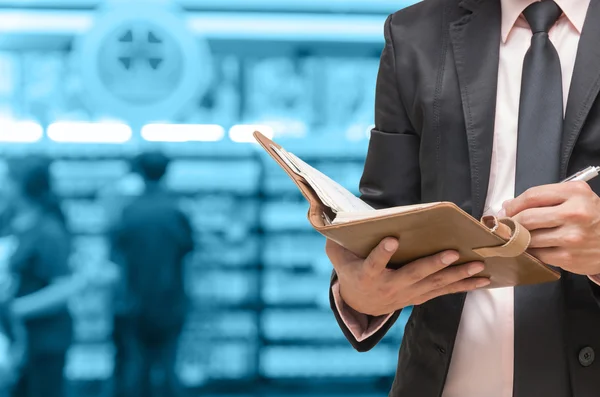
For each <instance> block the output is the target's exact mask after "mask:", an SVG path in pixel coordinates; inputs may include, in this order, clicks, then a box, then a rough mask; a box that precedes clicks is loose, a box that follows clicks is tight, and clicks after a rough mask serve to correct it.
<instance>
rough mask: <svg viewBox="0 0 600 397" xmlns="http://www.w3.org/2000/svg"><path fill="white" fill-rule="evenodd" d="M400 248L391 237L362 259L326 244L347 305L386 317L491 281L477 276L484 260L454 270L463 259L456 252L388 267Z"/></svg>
mask: <svg viewBox="0 0 600 397" xmlns="http://www.w3.org/2000/svg"><path fill="white" fill-rule="evenodd" d="M397 249H398V241H397V240H396V239H394V238H386V239H384V240H383V241H382V242H381V243H380V244H379V245H378V246H377V247H376V248H375V249H374V250H373V251H372V252H371V253H370V254H369V256H368V257H367V258H366V259H362V258H359V257H358V256H356V255H354V254H353V253H351V252H350V251H348V250H347V249H345V248H343V247H342V246H340V245H338V244H336V243H334V242H333V241H331V240H327V244H326V252H327V256H328V257H329V259H330V260H331V263H332V264H333V267H334V268H335V271H336V273H337V276H338V280H339V283H340V284H339V285H340V294H341V296H342V299H343V300H344V302H345V303H346V304H347V305H348V306H350V307H351V308H352V309H354V310H356V311H358V312H360V313H363V314H368V315H372V316H381V315H385V314H389V313H393V312H395V311H397V310H400V309H403V308H405V307H407V306H412V305H420V304H422V303H425V302H427V301H428V300H431V299H433V298H436V297H438V296H441V295H446V294H452V293H458V292H466V291H472V290H475V289H478V288H482V287H485V286H487V285H489V283H490V281H489V280H488V279H487V278H482V277H479V278H473V276H474V275H476V274H478V273H480V272H481V271H483V269H484V264H483V263H482V262H470V263H465V264H462V265H458V266H450V265H452V264H453V263H455V262H456V261H457V260H458V257H459V256H458V252H456V251H444V252H441V253H439V254H437V255H434V256H430V257H426V258H422V259H419V260H416V261H414V262H411V263H409V264H407V265H405V266H402V267H401V268H400V269H398V270H392V269H387V268H386V266H387V264H388V263H389V261H390V259H391V258H392V255H393V254H394V252H396V250H397Z"/></svg>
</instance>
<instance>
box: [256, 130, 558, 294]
mask: <svg viewBox="0 0 600 397" xmlns="http://www.w3.org/2000/svg"><path fill="white" fill-rule="evenodd" d="M254 137H255V139H256V140H257V141H258V143H260V145H261V146H262V147H263V148H264V149H265V150H266V151H267V153H269V155H270V156H271V157H272V158H273V159H274V160H275V161H277V163H278V164H279V165H280V166H281V168H283V169H284V171H285V172H286V173H287V174H288V175H289V177H290V178H291V179H292V180H293V181H294V183H296V185H297V186H298V188H299V189H300V191H301V192H302V195H303V196H304V197H305V198H306V199H307V200H308V202H309V211H308V220H309V222H310V224H311V225H312V226H313V228H314V229H315V230H317V231H318V232H319V233H321V234H322V235H323V236H325V237H327V238H329V239H331V240H333V241H335V242H336V243H338V244H340V245H342V246H344V247H345V248H346V249H348V250H350V251H352V252H354V253H355V254H356V255H359V256H361V257H366V256H367V255H368V254H369V252H371V250H372V249H373V248H374V247H375V246H377V244H379V242H380V241H381V240H382V239H383V238H385V237H396V238H398V240H399V242H400V246H399V248H398V251H397V252H396V254H394V256H393V257H392V260H391V261H390V265H389V267H390V268H398V267H400V266H402V265H403V264H406V263H408V262H411V261H413V260H415V259H418V258H422V257H425V256H429V255H433V254H436V253H438V252H441V251H444V250H447V249H454V250H457V251H458V252H459V253H460V259H459V261H458V262H457V264H460V263H466V262H470V261H484V262H485V264H486V269H485V271H484V272H483V273H481V274H480V275H479V276H485V277H489V278H490V280H491V284H490V285H489V287H488V288H498V287H508V286H516V285H527V284H537V283H543V282H549V281H555V280H558V279H559V278H560V273H558V272H557V271H555V270H554V269H552V268H550V267H549V266H546V265H545V264H543V263H542V262H541V261H539V260H538V259H537V258H535V257H533V256H531V255H529V254H528V253H527V252H525V251H526V249H527V247H528V245H529V241H530V235H529V232H528V231H527V230H526V229H525V228H524V227H523V226H521V225H520V224H518V223H517V222H515V221H514V220H512V219H510V218H504V219H497V218H495V217H489V216H488V217H484V218H482V220H481V221H477V220H476V219H474V218H473V217H472V216H470V215H469V214H467V213H466V212H464V211H463V210H462V209H461V208H459V207H458V206H457V205H455V204H454V203H451V202H442V203H439V204H435V205H433V206H429V207H427V208H421V209H415V210H411V211H409V212H403V213H400V214H395V215H387V216H382V217H378V218H373V219H367V220H360V221H354V222H349V223H345V224H341V225H326V224H325V221H324V218H323V212H324V211H325V210H327V208H326V207H325V206H324V205H323V204H322V202H321V200H320V199H319V197H318V196H317V194H316V193H315V192H314V191H313V189H312V188H311V187H310V185H308V184H307V183H306V182H305V181H304V179H303V178H302V177H300V176H299V175H297V174H296V173H294V172H293V171H292V170H291V169H290V168H289V167H288V166H287V164H285V162H284V161H283V160H281V159H280V158H279V156H278V155H277V153H276V152H275V151H274V150H273V149H272V147H271V146H274V147H276V148H280V146H279V145H277V144H276V143H274V142H273V141H271V140H270V139H268V138H267V137H265V136H264V135H262V134H261V133H260V132H258V131H257V132H255V133H254Z"/></svg>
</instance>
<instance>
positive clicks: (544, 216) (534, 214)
mask: <svg viewBox="0 0 600 397" xmlns="http://www.w3.org/2000/svg"><path fill="white" fill-rule="evenodd" d="M559 208H560V206H558V207H542V208H529V209H526V210H524V211H522V212H520V213H518V214H517V215H515V216H513V219H514V220H515V221H517V222H519V223H520V224H521V225H523V227H524V228H525V229H527V230H529V231H530V232H531V231H533V230H538V229H549V228H554V227H558V226H561V225H562V224H563V223H564V221H563V217H562V216H560V215H559Z"/></svg>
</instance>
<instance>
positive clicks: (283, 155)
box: [271, 145, 338, 212]
mask: <svg viewBox="0 0 600 397" xmlns="http://www.w3.org/2000/svg"><path fill="white" fill-rule="evenodd" d="M271 148H272V149H273V150H274V151H275V153H277V155H278V156H279V157H280V158H281V159H282V160H283V161H284V162H285V163H286V164H287V166H288V167H290V168H291V169H292V171H294V172H295V173H296V174H298V175H299V176H300V177H302V179H304V180H305V181H306V182H307V183H308V184H309V185H310V186H311V187H312V188H313V190H314V191H315V193H317V196H318V197H319V199H320V200H321V202H322V203H323V204H324V205H326V206H327V207H329V208H331V209H332V211H334V212H335V211H337V210H338V209H337V205H336V203H334V202H333V201H332V200H331V198H330V197H329V196H328V195H327V193H326V192H325V191H324V190H323V189H322V188H321V187H320V186H318V184H317V183H316V182H315V181H313V180H312V178H311V177H310V176H309V175H308V174H307V173H306V172H304V171H302V170H301V169H300V168H298V166H297V165H296V164H295V163H294V162H292V161H291V159H290V158H289V153H287V152H286V151H285V150H284V149H279V148H276V147H275V146H272V145H271Z"/></svg>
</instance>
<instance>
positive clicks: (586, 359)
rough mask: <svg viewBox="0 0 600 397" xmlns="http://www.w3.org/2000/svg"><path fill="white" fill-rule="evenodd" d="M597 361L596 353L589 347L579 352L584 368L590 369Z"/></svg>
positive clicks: (580, 362) (580, 361)
mask: <svg viewBox="0 0 600 397" xmlns="http://www.w3.org/2000/svg"><path fill="white" fill-rule="evenodd" d="M595 359H596V353H595V352H594V349H592V348H591V347H589V346H587V347H584V348H583V349H581V350H580V351H579V364H581V365H582V366H584V367H589V366H590V365H592V364H593V363H594V360H595Z"/></svg>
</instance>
